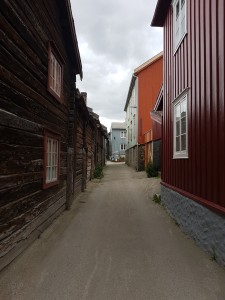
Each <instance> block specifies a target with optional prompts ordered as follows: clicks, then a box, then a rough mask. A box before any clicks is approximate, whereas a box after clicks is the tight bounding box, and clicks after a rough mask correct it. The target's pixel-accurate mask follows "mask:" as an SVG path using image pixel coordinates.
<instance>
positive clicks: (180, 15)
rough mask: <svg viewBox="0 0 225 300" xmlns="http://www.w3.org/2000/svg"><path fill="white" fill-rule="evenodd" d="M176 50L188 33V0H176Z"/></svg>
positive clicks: (174, 9)
mask: <svg viewBox="0 0 225 300" xmlns="http://www.w3.org/2000/svg"><path fill="white" fill-rule="evenodd" d="M173 11H174V22H173V25H174V26H173V27H174V28H173V30H174V51H176V50H177V48H178V47H179V45H180V44H181V42H182V40H183V38H184V36H185V34H186V33H187V26H186V0H174V1H173Z"/></svg>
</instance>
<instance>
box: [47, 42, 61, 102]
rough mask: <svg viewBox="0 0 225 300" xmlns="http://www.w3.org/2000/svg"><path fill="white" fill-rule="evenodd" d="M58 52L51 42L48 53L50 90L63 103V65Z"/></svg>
mask: <svg viewBox="0 0 225 300" xmlns="http://www.w3.org/2000/svg"><path fill="white" fill-rule="evenodd" d="M58 53H59V52H58V50H56V47H55V46H54V44H53V43H52V42H51V43H49V51H48V90H49V92H50V93H51V94H52V95H53V96H54V97H55V98H56V99H58V100H59V101H60V102H62V89H63V63H62V61H63V60H62V58H60V55H59V54H58Z"/></svg>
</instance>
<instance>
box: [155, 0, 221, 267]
mask: <svg viewBox="0 0 225 300" xmlns="http://www.w3.org/2000/svg"><path fill="white" fill-rule="evenodd" d="M224 14H225V3H224V0H205V1H200V0H174V1H165V0H158V3H157V6H156V10H155V14H154V17H153V20H152V26H161V27H163V28H164V83H163V84H164V87H163V90H164V92H163V99H164V101H163V158H162V160H163V168H162V200H163V202H164V203H165V204H166V205H167V207H168V209H169V210H170V212H171V214H172V215H173V216H174V217H175V218H176V219H177V221H178V223H180V224H181V225H182V226H183V228H184V229H185V230H186V231H187V232H189V233H190V234H192V236H194V238H195V239H196V240H197V241H198V243H199V244H201V245H202V246H203V247H204V248H205V249H206V250H208V251H209V252H211V253H213V255H215V256H216V258H217V259H218V260H219V261H220V262H222V263H223V264H225V239H224V235H225V218H224V216H225V171H224V167H225V122H224V85H225V76H224V68H225V61H224V54H225V53H224V52H225V46H224V43H225V42H224V41H225V36H224V33H225V32H224V31H225V16H224Z"/></svg>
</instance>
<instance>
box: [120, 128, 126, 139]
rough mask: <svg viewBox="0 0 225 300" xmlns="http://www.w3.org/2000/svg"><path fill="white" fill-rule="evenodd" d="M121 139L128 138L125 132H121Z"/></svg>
mask: <svg viewBox="0 0 225 300" xmlns="http://www.w3.org/2000/svg"><path fill="white" fill-rule="evenodd" d="M120 138H121V139H125V138H126V131H125V130H123V131H120Z"/></svg>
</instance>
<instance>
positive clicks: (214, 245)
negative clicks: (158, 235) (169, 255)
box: [161, 185, 225, 266]
mask: <svg viewBox="0 0 225 300" xmlns="http://www.w3.org/2000/svg"><path fill="white" fill-rule="evenodd" d="M161 199H162V203H163V204H164V205H165V207H166V209H167V210H168V212H169V214H170V215H171V216H172V218H174V219H175V220H176V221H177V223H178V224H179V225H180V226H181V228H182V229H183V230H184V232H186V233H187V234H189V235H191V236H192V237H193V238H194V239H195V240H196V242H197V243H198V244H199V245H200V246H201V247H202V248H203V249H205V250H206V251H208V252H209V253H210V254H211V256H212V257H213V258H214V259H216V260H217V261H218V262H219V263H221V264H222V265H224V266H225V217H223V216H220V215H218V214H216V213H214V212H213V211H211V210H209V209H207V208H206V207H204V206H202V205H200V204H198V203H196V202H194V201H193V200H191V199H189V198H186V197H184V196H183V195H181V194H179V193H177V192H175V191H173V190H171V189H169V188H167V187H165V186H163V185H162V186H161Z"/></svg>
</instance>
